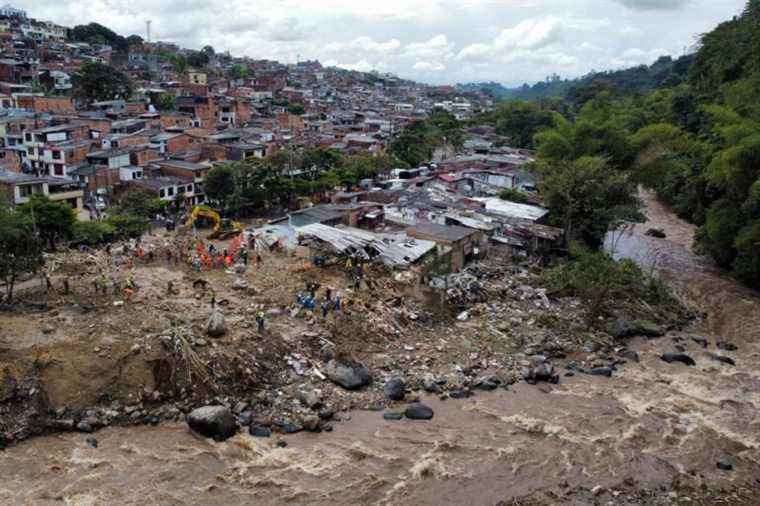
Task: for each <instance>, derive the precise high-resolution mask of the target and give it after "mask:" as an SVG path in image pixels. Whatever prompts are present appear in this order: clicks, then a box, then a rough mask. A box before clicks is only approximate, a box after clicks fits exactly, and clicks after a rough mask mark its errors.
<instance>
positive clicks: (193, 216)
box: [185, 206, 245, 239]
mask: <svg viewBox="0 0 760 506" xmlns="http://www.w3.org/2000/svg"><path fill="white" fill-rule="evenodd" d="M199 217H203V218H209V219H210V220H212V221H213V222H214V229H213V231H212V232H211V234H210V235H209V236H208V238H209V239H217V238H223V237H229V236H230V235H231V234H239V233H241V232H242V231H243V229H244V228H245V225H244V224H243V223H239V222H237V221H229V220H222V217H221V216H220V215H219V213H217V212H216V211H214V210H213V209H211V208H210V207H208V206H195V207H194V208H193V211H192V212H191V213H190V217H189V218H188V219H187V222H185V227H187V228H191V227H192V226H193V225H194V224H195V221H196V220H197V219H198V218H199Z"/></svg>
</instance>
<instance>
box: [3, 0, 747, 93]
mask: <svg viewBox="0 0 760 506" xmlns="http://www.w3.org/2000/svg"><path fill="white" fill-rule="evenodd" d="M744 3H745V0H230V1H217V0H23V1H16V2H14V5H17V6H19V7H23V8H25V9H26V10H27V12H28V13H29V15H30V16H33V17H36V18H38V19H45V20H50V21H54V22H57V23H60V24H64V25H68V26H73V25H76V24H85V23H88V22H90V21H96V22H98V23H101V24H104V25H106V26H108V27H110V28H111V29H113V30H115V31H116V32H118V33H121V34H122V35H130V34H132V33H137V34H139V35H141V36H143V37H144V36H145V20H147V19H150V20H152V21H153V25H152V34H153V40H167V41H173V42H176V43H178V44H180V45H182V46H183V47H188V48H195V49H199V48H200V47H202V46H204V45H206V44H211V45H212V46H213V47H214V48H216V49H217V50H229V51H230V52H231V53H232V54H233V55H241V56H242V55H247V56H251V57H254V58H269V59H276V60H279V61H282V62H294V61H296V58H298V57H299V55H300V58H301V59H314V58H317V59H319V60H320V61H321V62H322V63H323V64H327V65H338V66H341V67H345V68H352V69H358V70H363V71H369V70H373V69H376V70H378V71H381V72H393V73H396V74H398V75H400V76H401V77H405V78H410V79H415V80H418V81H422V82H427V83H434V84H443V83H456V82H472V81H484V80H493V81H498V82H501V83H505V84H508V85H514V84H521V83H523V82H526V81H527V82H535V81H539V80H541V79H543V78H544V77H546V76H547V75H549V74H551V73H554V72H556V73H557V74H559V75H561V76H563V77H577V76H579V75H583V74H585V73H587V72H589V71H590V70H607V69H615V68H621V67H629V66H632V65H637V64H640V63H651V62H652V61H654V60H655V59H656V58H657V57H658V56H660V55H663V54H671V55H680V54H682V53H683V51H684V50H685V49H686V48H689V47H693V46H694V44H695V42H696V41H697V37H698V35H699V34H700V33H704V32H705V31H709V30H710V29H712V28H713V27H714V26H715V25H716V24H717V23H719V22H720V21H723V20H727V19H730V18H731V17H732V16H734V15H736V14H738V13H739V12H740V11H741V9H742V8H743V5H744Z"/></svg>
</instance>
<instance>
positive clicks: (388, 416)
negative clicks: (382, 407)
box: [383, 412, 404, 420]
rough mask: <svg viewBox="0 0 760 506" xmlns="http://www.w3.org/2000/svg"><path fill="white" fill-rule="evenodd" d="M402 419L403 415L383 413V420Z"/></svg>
mask: <svg viewBox="0 0 760 506" xmlns="http://www.w3.org/2000/svg"><path fill="white" fill-rule="evenodd" d="M402 418H404V413H394V412H388V413H383V419H384V420H401V419H402Z"/></svg>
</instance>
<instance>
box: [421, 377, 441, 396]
mask: <svg viewBox="0 0 760 506" xmlns="http://www.w3.org/2000/svg"><path fill="white" fill-rule="evenodd" d="M422 388H424V389H425V391H426V392H429V393H431V394H440V393H441V392H442V390H441V386H440V385H439V384H438V382H437V381H435V380H434V379H433V378H429V377H428V378H425V379H424V380H423V382H422Z"/></svg>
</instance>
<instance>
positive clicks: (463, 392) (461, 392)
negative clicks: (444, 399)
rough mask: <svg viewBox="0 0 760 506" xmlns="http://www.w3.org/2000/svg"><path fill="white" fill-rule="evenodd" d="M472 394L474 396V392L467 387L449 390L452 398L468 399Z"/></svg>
mask: <svg viewBox="0 0 760 506" xmlns="http://www.w3.org/2000/svg"><path fill="white" fill-rule="evenodd" d="M470 396H472V392H471V391H469V390H468V389H466V388H458V389H455V390H450V391H449V397H451V398H452V399H466V398H468V397H470Z"/></svg>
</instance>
